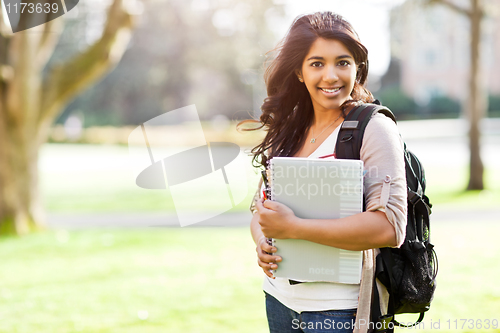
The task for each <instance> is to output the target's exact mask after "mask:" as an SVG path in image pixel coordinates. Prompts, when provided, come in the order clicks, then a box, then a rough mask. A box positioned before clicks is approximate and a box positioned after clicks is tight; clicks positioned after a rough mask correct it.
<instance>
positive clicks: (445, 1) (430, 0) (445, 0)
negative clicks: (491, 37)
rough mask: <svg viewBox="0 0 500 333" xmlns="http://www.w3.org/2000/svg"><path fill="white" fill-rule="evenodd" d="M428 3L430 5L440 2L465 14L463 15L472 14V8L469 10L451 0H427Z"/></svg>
mask: <svg viewBox="0 0 500 333" xmlns="http://www.w3.org/2000/svg"><path fill="white" fill-rule="evenodd" d="M427 4H429V5H435V4H440V5H443V6H446V7H448V8H451V9H453V10H454V11H456V12H458V13H460V14H463V15H466V16H469V17H470V16H472V10H467V9H465V8H463V7H460V6H458V5H457V4H455V3H453V2H452V1H450V0H427Z"/></svg>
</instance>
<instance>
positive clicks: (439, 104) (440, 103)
mask: <svg viewBox="0 0 500 333" xmlns="http://www.w3.org/2000/svg"><path fill="white" fill-rule="evenodd" d="M425 109H426V110H427V112H428V114H429V116H430V117H432V118H458V116H459V115H460V109H461V108H460V103H459V102H458V101H456V100H454V99H451V98H449V97H447V96H434V97H432V98H431V100H430V102H429V104H428V105H427V106H426V107H425Z"/></svg>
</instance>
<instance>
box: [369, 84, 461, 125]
mask: <svg viewBox="0 0 500 333" xmlns="http://www.w3.org/2000/svg"><path fill="white" fill-rule="evenodd" d="M376 97H378V98H379V99H380V101H381V102H382V104H383V105H386V106H387V107H389V109H391V110H392V112H394V114H395V115H396V117H397V118H398V120H410V119H423V118H457V117H458V116H459V115H460V110H461V106H460V103H459V102H458V101H456V100H454V99H452V98H450V97H448V96H441V95H438V96H433V97H432V98H431V99H430V101H429V103H428V104H427V105H425V106H419V105H418V104H417V103H416V102H415V101H414V100H413V98H411V97H410V96H408V95H406V93H405V92H404V91H403V90H402V89H401V87H399V86H397V85H392V86H388V87H386V88H384V89H382V90H380V91H379V92H378V94H377V96H376Z"/></svg>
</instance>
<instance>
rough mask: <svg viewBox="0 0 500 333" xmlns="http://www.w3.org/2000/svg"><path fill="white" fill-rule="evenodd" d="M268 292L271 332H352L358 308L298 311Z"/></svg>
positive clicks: (267, 306)
mask: <svg viewBox="0 0 500 333" xmlns="http://www.w3.org/2000/svg"><path fill="white" fill-rule="evenodd" d="M265 294H266V313H267V322H268V324H269V331H270V333H290V332H304V333H313V332H314V333H327V332H328V333H351V332H352V331H353V328H354V323H355V321H356V309H352V310H328V311H311V312H309V311H305V312H302V313H297V312H295V311H293V310H291V309H289V308H287V307H286V306H284V305H283V304H281V303H280V302H279V301H278V300H277V299H276V298H274V297H273V296H271V295H269V294H268V293H265Z"/></svg>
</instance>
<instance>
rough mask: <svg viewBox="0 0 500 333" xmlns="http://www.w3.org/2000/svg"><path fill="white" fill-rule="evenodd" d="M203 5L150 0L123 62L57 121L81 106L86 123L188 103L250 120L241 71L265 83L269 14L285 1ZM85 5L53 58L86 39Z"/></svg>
mask: <svg viewBox="0 0 500 333" xmlns="http://www.w3.org/2000/svg"><path fill="white" fill-rule="evenodd" d="M203 3H204V2H203ZM207 3H208V2H207ZM201 5H202V4H200V3H198V2H196V1H179V0H172V1H152V2H147V3H145V4H144V12H143V14H142V15H141V16H140V17H139V18H138V19H139V24H138V26H137V28H136V29H135V31H134V34H133V37H132V40H131V43H130V45H129V48H128V50H127V51H126V53H125V54H124V56H123V58H122V60H121V62H120V63H119V65H118V66H117V67H116V69H115V70H114V71H113V72H112V73H110V74H109V75H108V76H107V77H106V78H104V79H103V80H102V81H101V82H100V83H99V84H97V85H96V86H94V87H92V88H90V89H89V90H88V91H87V92H85V93H83V94H82V95H81V96H80V97H78V98H77V99H76V100H75V101H74V102H73V103H71V104H70V105H69V106H68V108H67V109H66V111H65V113H64V114H63V115H62V116H61V117H60V118H59V122H63V121H64V120H65V119H66V117H67V116H68V115H69V114H71V113H72V112H74V111H75V110H82V111H83V113H84V119H85V121H84V126H85V127H88V126H91V125H136V124H140V123H142V122H144V121H147V120H149V119H151V118H153V117H155V116H158V115H160V114H162V113H164V112H167V111H171V110H174V109H177V108H180V107H184V106H187V105H190V104H195V105H196V106H197V108H198V112H199V114H200V116H201V118H202V119H210V118H211V117H212V116H214V115H216V114H224V115H226V116H227V117H229V118H230V119H241V118H247V117H248V112H249V111H251V110H252V109H253V96H252V87H251V86H249V85H247V83H245V82H243V81H244V80H242V74H243V73H245V72H248V71H251V72H253V73H255V74H256V75H257V77H258V82H257V85H262V84H263V79H262V72H261V70H260V68H262V64H263V62H264V57H263V56H262V55H263V54H265V53H266V52H267V51H268V50H269V49H271V48H272V47H273V46H274V43H275V38H274V35H273V34H272V33H271V30H270V29H269V27H268V19H266V17H267V16H268V15H263V13H266V12H267V13H269V12H268V10H270V9H271V10H272V11H273V13H274V15H276V16H280V15H283V9H282V5H274V4H273V3H272V2H271V1H265V0H230V1H224V2H210V5H209V7H207V8H202V7H200V6H201ZM79 8H80V6H79ZM85 9H86V7H85V6H81V10H80V13H81V14H80V16H79V17H78V18H76V19H73V20H70V21H71V22H70V27H69V28H70V29H69V30H68V31H65V34H66V35H65V36H63V37H64V38H63V41H64V43H63V44H61V45H59V46H58V48H57V49H56V52H55V53H56V55H55V59H59V58H61V57H64V54H65V53H71V52H74V50H75V49H77V48H78V45H79V44H80V43H82V40H85V36H86V34H88V33H89V25H91V24H93V22H94V21H92V20H91V18H92V16H91V15H95V13H94V12H92V11H91V9H92V8H87V11H85ZM89 13H90V14H89ZM232 21H234V22H232ZM84 22H87V25H85V24H83V23H84ZM231 22H232V23H231ZM68 34H73V35H72V36H70V35H68ZM75 36H78V37H80V38H75ZM70 37H73V38H70ZM62 53H63V54H62ZM264 97H265V96H262V97H261V99H263V98H264ZM259 98H260V97H259ZM259 98H258V99H259ZM110 114H111V115H110ZM182 120H184V119H179V121H182Z"/></svg>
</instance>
